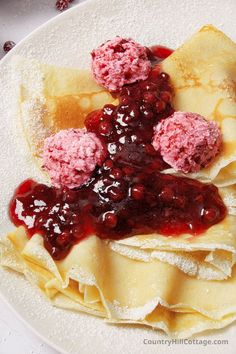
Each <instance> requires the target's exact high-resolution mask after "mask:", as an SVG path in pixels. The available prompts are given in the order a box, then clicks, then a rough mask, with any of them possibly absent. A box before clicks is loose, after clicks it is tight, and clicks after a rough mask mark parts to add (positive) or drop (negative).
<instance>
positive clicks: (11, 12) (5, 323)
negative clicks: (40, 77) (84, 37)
mask: <svg viewBox="0 0 236 354" xmlns="http://www.w3.org/2000/svg"><path fill="white" fill-rule="evenodd" d="M82 1H84V0H80V1H79V0H74V2H73V4H71V6H74V5H76V4H78V3H79V2H82ZM54 4H55V0H7V1H5V0H2V1H1V0H0V59H1V58H2V57H3V56H4V52H3V50H2V46H3V43H5V41H7V40H13V41H14V42H16V43H18V42H19V41H20V40H21V39H22V38H24V37H25V36H26V35H27V34H29V33H30V32H32V31H33V30H34V29H35V28H37V27H38V26H40V25H41V24H43V23H44V22H46V21H47V20H49V19H50V18H52V17H53V16H56V15H57V14H58V13H59V11H58V10H56V9H55V7H54ZM57 353H58V352H57V351H55V350H53V349H52V348H50V347H49V346H48V345H47V344H45V343H44V342H43V341H42V340H41V339H39V338H38V337H37V336H36V335H35V334H34V333H32V332H31V330H30V329H28V328H27V326H26V325H25V324H23V323H22V322H21V321H20V320H19V319H18V318H17V317H16V315H15V314H14V313H13V312H12V311H11V310H10V309H9V307H8V305H6V303H5V302H4V301H3V300H2V299H1V298H0V354H57Z"/></svg>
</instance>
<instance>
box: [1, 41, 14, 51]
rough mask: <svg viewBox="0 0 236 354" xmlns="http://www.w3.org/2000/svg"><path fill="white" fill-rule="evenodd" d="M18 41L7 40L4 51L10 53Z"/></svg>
mask: <svg viewBox="0 0 236 354" xmlns="http://www.w3.org/2000/svg"><path fill="white" fill-rule="evenodd" d="M15 45H16V43H15V42H13V41H7V42H5V43H4V45H3V50H4V52H6V53H8V52H9V51H10V50H11V49H12V48H13V47H15Z"/></svg>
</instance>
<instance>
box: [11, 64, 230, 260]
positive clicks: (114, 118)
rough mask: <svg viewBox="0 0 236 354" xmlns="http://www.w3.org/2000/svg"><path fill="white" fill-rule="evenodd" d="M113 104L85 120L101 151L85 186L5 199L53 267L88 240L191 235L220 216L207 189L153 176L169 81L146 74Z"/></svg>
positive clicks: (213, 192)
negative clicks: (155, 136)
mask: <svg viewBox="0 0 236 354" xmlns="http://www.w3.org/2000/svg"><path fill="white" fill-rule="evenodd" d="M116 97H117V98H118V99H119V105H118V106H113V105H105V106H104V107H103V109H101V110H99V111H96V112H93V113H91V114H89V115H88V117H87V118H86V121H85V126H86V128H87V129H88V131H91V132H94V133H96V135H97V136H98V137H99V138H100V139H101V140H102V141H103V142H104V144H105V145H106V147H107V151H108V155H107V158H106V160H105V161H104V163H103V165H102V166H101V167H100V168H97V170H96V171H94V174H93V176H92V178H91V179H90V181H89V183H88V184H86V185H84V186H82V187H80V188H77V189H74V190H69V189H67V188H59V189H56V188H54V187H49V186H46V185H43V184H39V183H37V182H34V181H32V180H26V181H25V182H23V183H22V184H21V185H20V186H19V187H18V188H17V190H16V191H15V194H14V196H13V198H12V200H11V203H10V217H11V220H12V221H13V223H14V224H15V225H17V226H19V225H24V226H26V227H27V229H28V232H29V235H33V234H34V233H35V232H39V233H41V234H42V235H43V237H44V245H45V247H46V249H47V250H48V251H49V252H50V254H51V255H52V257H53V258H54V259H56V260H59V259H62V258H64V257H65V256H66V255H67V254H68V252H69V251H70V249H71V247H72V245H73V244H75V243H77V242H78V241H79V240H81V239H83V238H85V237H87V236H89V235H92V234H95V235H97V236H98V237H100V238H106V239H121V238H124V237H128V236H132V235H138V234H150V233H155V232H158V233H161V234H163V235H175V236H178V235H181V234H183V233H190V234H192V235H197V234H199V233H201V232H203V231H205V230H206V229H208V228H209V227H210V226H212V225H214V224H216V223H218V222H219V221H221V220H222V219H223V218H224V217H225V215H226V208H225V206H224V203H223V201H222V199H221V197H220V195H219V193H218V190H217V188H216V187H215V186H214V185H212V184H203V183H200V182H198V181H195V180H192V179H189V178H182V177H177V176H172V175H165V174H162V173H161V171H162V170H163V169H165V168H167V167H168V166H167V165H166V163H165V162H164V161H163V160H162V158H161V156H160V155H159V154H158V153H157V152H156V151H155V150H154V148H153V147H152V145H151V141H152V135H153V127H154V126H155V125H156V124H157V123H158V122H159V121H160V120H161V119H165V118H167V117H168V116H170V115H171V114H172V113H173V108H172V106H171V97H172V89H171V84H170V79H169V76H168V75H167V74H166V73H163V72H160V71H159V68H158V67H154V68H153V70H152V71H151V73H150V76H149V78H148V79H147V80H146V81H143V82H138V83H135V84H132V85H128V86H126V87H123V88H122V90H121V91H120V92H119V93H117V94H116Z"/></svg>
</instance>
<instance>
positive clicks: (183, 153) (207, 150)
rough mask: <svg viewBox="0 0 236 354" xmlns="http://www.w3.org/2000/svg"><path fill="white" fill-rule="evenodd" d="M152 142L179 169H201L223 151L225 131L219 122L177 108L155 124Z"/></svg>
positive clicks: (187, 171)
mask: <svg viewBox="0 0 236 354" xmlns="http://www.w3.org/2000/svg"><path fill="white" fill-rule="evenodd" d="M152 144H153V147H154V148H155V150H157V151H159V152H160V154H161V156H162V158H163V160H164V161H165V162H167V163H168V164H169V165H170V166H171V167H173V168H174V169H175V170H177V171H181V172H184V173H189V172H198V171H199V170H200V169H201V168H203V167H206V166H208V165H209V164H210V163H211V162H212V161H213V159H214V158H215V157H216V155H217V154H218V153H219V152H220V150H221V146H222V134H221V131H220V129H219V127H218V125H217V124H216V122H213V121H208V120H206V119H205V118H204V117H202V116H201V115H199V114H197V113H191V112H175V113H174V114H173V115H172V116H170V117H169V118H166V119H163V120H162V121H161V122H160V123H159V124H157V125H156V126H155V127H154V136H153V141H152Z"/></svg>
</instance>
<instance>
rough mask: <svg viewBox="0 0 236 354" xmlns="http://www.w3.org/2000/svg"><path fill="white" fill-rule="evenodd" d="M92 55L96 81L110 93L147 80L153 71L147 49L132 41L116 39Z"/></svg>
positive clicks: (103, 45) (94, 51) (95, 50)
mask: <svg viewBox="0 0 236 354" xmlns="http://www.w3.org/2000/svg"><path fill="white" fill-rule="evenodd" d="M91 55H92V72H93V77H94V79H95V80H96V82H97V83H98V84H99V85H101V86H104V87H105V88H106V89H108V90H110V91H118V90H119V89H120V88H121V87H123V86H124V85H126V84H132V83H133V82H136V81H139V80H146V79H147V77H148V75H149V73H150V70H151V63H150V61H149V60H148V56H147V50H146V48H145V47H143V46H142V45H140V44H139V43H136V42H135V41H133V40H132V39H124V38H121V37H116V38H114V39H111V40H109V41H107V42H106V43H104V44H102V45H100V46H99V47H98V48H97V49H94V50H93V51H92V53H91Z"/></svg>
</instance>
